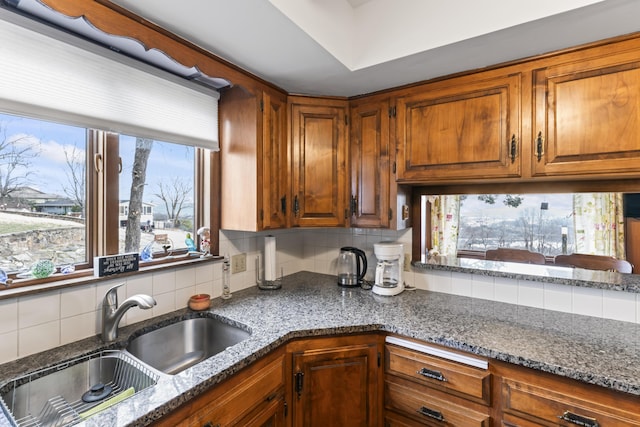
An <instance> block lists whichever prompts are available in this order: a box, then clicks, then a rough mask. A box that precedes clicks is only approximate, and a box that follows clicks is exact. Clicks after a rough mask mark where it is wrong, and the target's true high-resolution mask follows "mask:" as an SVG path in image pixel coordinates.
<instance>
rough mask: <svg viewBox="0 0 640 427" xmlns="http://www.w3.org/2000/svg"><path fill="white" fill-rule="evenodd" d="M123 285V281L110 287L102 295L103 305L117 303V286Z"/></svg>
mask: <svg viewBox="0 0 640 427" xmlns="http://www.w3.org/2000/svg"><path fill="white" fill-rule="evenodd" d="M121 286H124V282H122V283H119V284H117V285H114V286H112V287H110V288H109V289H108V290H107V293H106V294H105V295H104V300H103V303H102V304H103V305H115V306H117V305H118V288H119V287H121Z"/></svg>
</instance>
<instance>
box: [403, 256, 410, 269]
mask: <svg viewBox="0 0 640 427" xmlns="http://www.w3.org/2000/svg"><path fill="white" fill-rule="evenodd" d="M404 271H411V254H404Z"/></svg>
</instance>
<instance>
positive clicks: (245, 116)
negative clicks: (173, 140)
mask: <svg viewBox="0 0 640 427" xmlns="http://www.w3.org/2000/svg"><path fill="white" fill-rule="evenodd" d="M286 114H287V100H286V96H285V95H282V94H280V93H277V92H259V93H258V94H254V93H252V92H249V91H247V90H245V89H244V88H242V87H240V86H236V87H233V88H231V89H228V90H226V91H225V92H224V93H223V94H222V96H221V99H220V123H221V125H220V151H221V158H222V162H221V183H222V186H221V203H220V219H221V228H223V229H229V230H243V231H260V230H270V229H279V228H285V227H286V226H287V212H286V209H287V204H288V203H289V200H290V198H291V196H290V194H289V156H288V146H287V132H286V126H287V116H286Z"/></svg>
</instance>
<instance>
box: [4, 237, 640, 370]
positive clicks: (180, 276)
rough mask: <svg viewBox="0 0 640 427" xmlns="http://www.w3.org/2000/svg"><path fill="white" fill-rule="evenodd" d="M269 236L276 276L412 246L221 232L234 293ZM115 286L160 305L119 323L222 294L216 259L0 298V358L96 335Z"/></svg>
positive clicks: (533, 299)
mask: <svg viewBox="0 0 640 427" xmlns="http://www.w3.org/2000/svg"><path fill="white" fill-rule="evenodd" d="M269 234H271V235H274V236H276V246H277V272H278V274H280V271H281V268H282V269H283V270H284V274H285V275H288V274H292V273H295V272H297V271H302V270H306V271H314V272H318V273H325V274H335V273H336V260H337V257H338V252H339V249H340V248H341V247H342V246H355V247H358V248H360V249H362V250H364V251H365V253H366V254H367V260H368V262H369V268H368V270H367V276H366V278H367V279H369V280H371V279H372V278H373V273H374V271H375V264H376V259H375V256H374V255H373V244H374V243H377V242H380V241H399V242H402V243H405V253H408V252H410V251H411V230H406V231H397V232H396V231H390V230H375V229H373V230H372V229H364V228H360V229H291V230H274V231H271V232H261V233H248V232H238V231H226V230H224V231H221V232H220V247H221V254H225V253H226V254H228V255H229V256H232V255H235V254H237V253H241V252H244V253H246V254H247V271H246V272H242V273H237V274H233V275H231V291H232V293H233V292H238V291H239V290H241V289H245V288H248V287H252V286H255V280H256V275H255V259H256V257H257V256H262V247H263V241H264V239H263V237H264V236H266V235H269ZM404 278H405V282H406V283H407V284H411V285H413V286H416V287H417V288H419V289H426V290H430V291H434V292H444V293H452V294H457V295H465V296H471V297H474V298H481V299H487V300H495V301H502V302H507V303H512V304H521V305H526V306H532V307H544V308H545V309H549V310H556V311H564V312H568V313H578V314H586V315H589V316H596V317H604V318H608V319H616V320H622V321H627V322H640V301H639V298H638V295H636V294H633V293H626V292H616V291H602V290H599V289H592V288H580V287H572V286H565V285H556V284H549V283H538V282H529V281H517V280H512V279H507V278H499V277H490V276H483V275H468V274H465V273H457V272H454V273H452V272H448V271H437V270H430V271H424V270H417V269H415V268H412V269H411V271H409V272H404ZM119 283H124V284H125V285H124V286H122V287H120V288H119V289H118V299H119V301H124V299H126V298H127V297H129V296H132V295H135V294H151V295H152V296H153V297H154V298H155V299H156V301H157V303H158V304H157V306H155V307H154V308H153V309H150V310H141V309H138V308H133V309H131V310H129V311H128V312H127V313H126V315H125V316H124V318H123V321H122V325H127V324H132V323H136V322H139V321H142V320H146V319H149V318H151V317H154V316H158V315H160V314H164V313H167V312H171V311H173V310H176V309H179V308H183V307H185V306H186V305H187V301H188V298H189V296H191V295H193V294H196V293H206V294H210V295H212V296H213V297H217V296H220V295H221V294H222V263H221V262H209V263H204V264H201V265H197V266H194V267H180V268H176V269H171V270H161V271H158V272H155V273H146V274H139V275H136V276H131V277H128V278H126V279H111V280H105V281H101V282H99V283H97V284H91V285H81V286H78V287H74V288H70V289H65V290H62V291H51V292H45V293H41V294H37V295H33V296H24V297H17V298H15V299H9V300H2V301H0V342H2V346H0V363H4V362H8V361H11V360H14V359H16V358H18V357H23V356H26V355H29V354H32V353H35V352H39V351H43V350H47V349H49V348H52V347H56V346H58V345H61V344H66V343H68V342H73V341H76V340H79V339H82V338H86V337H88V336H92V335H95V334H97V333H99V332H100V328H101V319H100V317H101V306H102V299H103V297H104V294H105V293H106V291H107V289H109V288H110V287H111V286H114V285H116V284H119Z"/></svg>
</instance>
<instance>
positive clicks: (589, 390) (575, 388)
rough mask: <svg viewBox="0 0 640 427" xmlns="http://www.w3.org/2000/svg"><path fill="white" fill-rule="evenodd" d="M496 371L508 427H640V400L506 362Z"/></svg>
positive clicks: (503, 417)
mask: <svg viewBox="0 0 640 427" xmlns="http://www.w3.org/2000/svg"><path fill="white" fill-rule="evenodd" d="M493 367H494V370H495V371H496V373H497V374H498V375H497V376H496V378H497V379H498V384H499V386H498V388H499V389H498V390H496V391H497V392H499V393H500V400H501V410H502V417H501V418H502V425H504V426H511V427H530V426H549V427H550V426H564V427H570V426H576V425H577V426H582V427H631V426H640V397H639V396H634V395H631V394H627V393H621V392H617V391H614V390H611V389H607V388H604V387H598V386H594V385H589V384H584V383H580V382H578V381H575V380H571V379H567V378H564V377H559V376H555V375H551V374H547V373H543V372H540V371H535V370H533V369H529V368H524V367H520V366H515V365H509V364H506V363H503V362H496V363H494V364H493Z"/></svg>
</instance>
